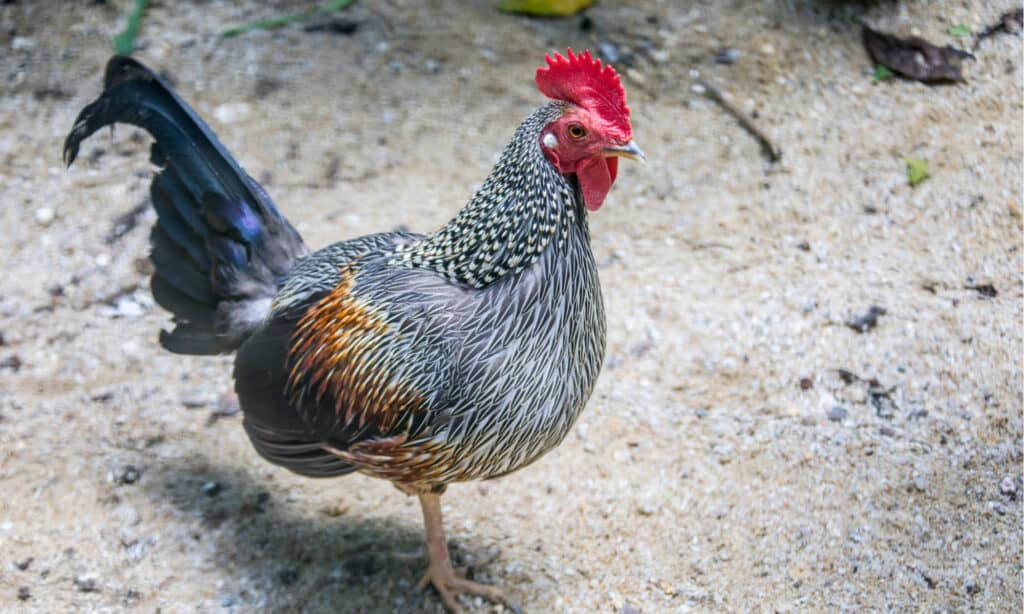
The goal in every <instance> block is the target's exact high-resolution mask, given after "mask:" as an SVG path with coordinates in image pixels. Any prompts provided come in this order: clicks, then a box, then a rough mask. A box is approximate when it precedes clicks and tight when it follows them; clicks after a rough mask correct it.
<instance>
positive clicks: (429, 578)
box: [416, 561, 519, 612]
mask: <svg viewBox="0 0 1024 614" xmlns="http://www.w3.org/2000/svg"><path fill="white" fill-rule="evenodd" d="M445 563H447V561H445ZM427 583H430V584H433V585H434V588H435V589H437V594H439V595H440V596H441V601H442V602H443V603H444V607H446V608H448V611H449V612H461V611H462V606H460V605H459V602H458V601H456V600H455V596H456V595H459V594H461V593H469V594H470V595H480V596H481V597H483V598H484V599H487V600H488V601H493V602H495V603H501V604H504V606H505V607H506V608H508V609H510V610H512V611H513V612H518V611H519V608H517V607H516V606H514V605H512V603H511V602H510V601H509V600H508V599H506V598H505V591H503V590H501V589H500V588H498V587H496V586H489V585H487V584H480V583H479V582H473V581H472V580H467V579H465V578H462V577H460V576H459V575H457V574H456V573H455V570H453V569H452V566H451V565H450V564H440V565H436V564H431V565H430V568H429V569H428V570H427V573H426V574H424V576H423V579H421V580H420V581H419V583H417V584H416V589H417V590H422V589H423V588H425V587H426V586H427Z"/></svg>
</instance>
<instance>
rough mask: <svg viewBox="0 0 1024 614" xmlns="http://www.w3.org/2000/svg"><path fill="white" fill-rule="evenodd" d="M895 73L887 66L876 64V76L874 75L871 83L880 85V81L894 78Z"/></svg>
mask: <svg viewBox="0 0 1024 614" xmlns="http://www.w3.org/2000/svg"><path fill="white" fill-rule="evenodd" d="M893 74H894V73H893V72H892V71H891V70H889V67H888V66H886V65H885V64H875V74H873V75H872V79H871V82H872V83H878V82H879V81H885V80H886V79H891V78H892V77H893Z"/></svg>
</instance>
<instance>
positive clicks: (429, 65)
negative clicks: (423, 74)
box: [423, 60, 441, 75]
mask: <svg viewBox="0 0 1024 614" xmlns="http://www.w3.org/2000/svg"><path fill="white" fill-rule="evenodd" d="M423 68H425V69H426V70H427V72H428V73H430V74H432V75H436V74H437V73H439V72H441V63H440V62H438V61H437V60H427V61H426V62H424V63H423Z"/></svg>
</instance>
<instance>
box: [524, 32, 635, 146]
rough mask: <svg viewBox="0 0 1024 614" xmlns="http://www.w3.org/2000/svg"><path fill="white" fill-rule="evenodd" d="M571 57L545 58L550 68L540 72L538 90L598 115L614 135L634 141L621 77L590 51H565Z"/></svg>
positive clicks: (539, 69) (624, 139)
mask: <svg viewBox="0 0 1024 614" xmlns="http://www.w3.org/2000/svg"><path fill="white" fill-rule="evenodd" d="M566 51H567V52H568V54H569V57H567V58H566V57H563V56H562V54H561V53H555V57H553V58H552V57H551V56H549V55H546V56H544V59H545V60H547V63H548V65H547V67H546V68H545V67H543V66H542V67H540V68H538V69H537V78H536V81H537V87H538V88H539V89H540V91H541V93H542V94H544V95H545V96H547V97H548V98H554V99H555V100H564V101H566V102H571V103H573V104H574V105H576V106H578V107H582V108H584V109H587V110H588V111H590V112H591V113H595V114H596V115H597V116H598V117H600V118H601V119H603V120H604V121H605V122H607V123H608V127H609V129H610V130H611V131H612V132H613V133H614V134H613V135H614V136H616V137H618V138H621V139H622V140H623V141H628V140H630V139H631V138H633V129H632V128H631V127H630V125H629V107H628V106H626V90H625V89H623V87H622V82H621V81H620V80H619V75H618V73H616V72H615V69H614V68H612V67H611V66H602V65H601V60H597V59H594V58H593V57H591V55H590V51H584V52H583V53H580V54H578V55H575V54H573V52H572V49H567V50H566Z"/></svg>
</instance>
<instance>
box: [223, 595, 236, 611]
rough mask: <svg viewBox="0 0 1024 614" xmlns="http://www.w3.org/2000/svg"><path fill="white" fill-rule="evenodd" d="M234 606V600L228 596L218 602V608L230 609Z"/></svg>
mask: <svg viewBox="0 0 1024 614" xmlns="http://www.w3.org/2000/svg"><path fill="white" fill-rule="evenodd" d="M234 605H235V598H234V597H231V596H230V595H229V596H227V597H225V598H223V599H221V600H220V606H221V607H222V608H230V607H233V606H234Z"/></svg>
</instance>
